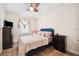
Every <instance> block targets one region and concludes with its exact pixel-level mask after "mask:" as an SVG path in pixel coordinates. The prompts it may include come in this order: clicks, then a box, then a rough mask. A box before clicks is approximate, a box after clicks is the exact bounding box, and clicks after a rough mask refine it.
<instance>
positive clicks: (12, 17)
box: [5, 11, 20, 42]
mask: <svg viewBox="0 0 79 59" xmlns="http://www.w3.org/2000/svg"><path fill="white" fill-rule="evenodd" d="M5 19H6V20H8V21H11V22H13V29H12V30H13V31H12V34H13V41H14V42H17V41H18V39H19V29H18V20H19V19H20V17H19V16H18V15H17V14H15V13H12V12H8V11H6V12H5Z"/></svg>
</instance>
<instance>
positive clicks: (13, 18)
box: [5, 11, 36, 42]
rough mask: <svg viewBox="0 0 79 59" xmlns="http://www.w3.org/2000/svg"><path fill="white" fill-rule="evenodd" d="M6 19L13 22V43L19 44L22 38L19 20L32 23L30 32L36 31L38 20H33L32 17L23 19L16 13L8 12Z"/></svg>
mask: <svg viewBox="0 0 79 59" xmlns="http://www.w3.org/2000/svg"><path fill="white" fill-rule="evenodd" d="M5 19H6V20H8V21H12V22H13V41H14V42H17V41H18V39H19V38H20V37H19V28H18V21H19V19H24V20H28V21H30V25H31V26H30V27H31V29H30V32H31V31H32V30H35V29H36V19H35V18H32V17H26V18H25V17H21V16H19V15H18V14H16V13H12V12H9V11H6V13H5Z"/></svg>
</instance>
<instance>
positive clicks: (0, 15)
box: [0, 4, 5, 53]
mask: <svg viewBox="0 0 79 59" xmlns="http://www.w3.org/2000/svg"><path fill="white" fill-rule="evenodd" d="M4 19H5V11H4V7H3V6H2V4H0V53H1V51H2V27H3V20H4Z"/></svg>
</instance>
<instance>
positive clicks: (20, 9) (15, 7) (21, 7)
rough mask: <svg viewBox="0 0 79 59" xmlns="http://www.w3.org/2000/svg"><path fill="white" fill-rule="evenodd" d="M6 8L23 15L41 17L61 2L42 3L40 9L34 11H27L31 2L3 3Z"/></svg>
mask: <svg viewBox="0 0 79 59" xmlns="http://www.w3.org/2000/svg"><path fill="white" fill-rule="evenodd" d="M3 5H4V8H5V10H7V11H10V12H13V13H16V14H18V15H21V16H23V17H40V16H42V15H44V14H45V13H46V12H48V10H51V9H52V10H53V9H55V8H56V7H58V6H59V5H61V4H58V3H40V5H39V11H38V12H37V13H36V12H32V11H27V8H28V5H29V3H3Z"/></svg>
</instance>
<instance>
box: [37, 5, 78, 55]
mask: <svg viewBox="0 0 79 59" xmlns="http://www.w3.org/2000/svg"><path fill="white" fill-rule="evenodd" d="M50 6H51V8H50V7H49V5H48V6H47V7H48V8H47V9H45V8H42V9H43V10H47V11H46V12H45V13H44V14H43V15H42V16H41V17H40V18H39V19H38V26H37V27H38V29H40V28H45V27H52V28H54V30H55V33H59V34H62V35H66V36H67V50H68V51H70V52H72V53H75V54H78V55H79V41H78V40H79V36H78V35H79V26H78V23H79V17H78V15H79V11H78V10H79V4H59V6H57V7H55V8H52V5H50Z"/></svg>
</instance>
